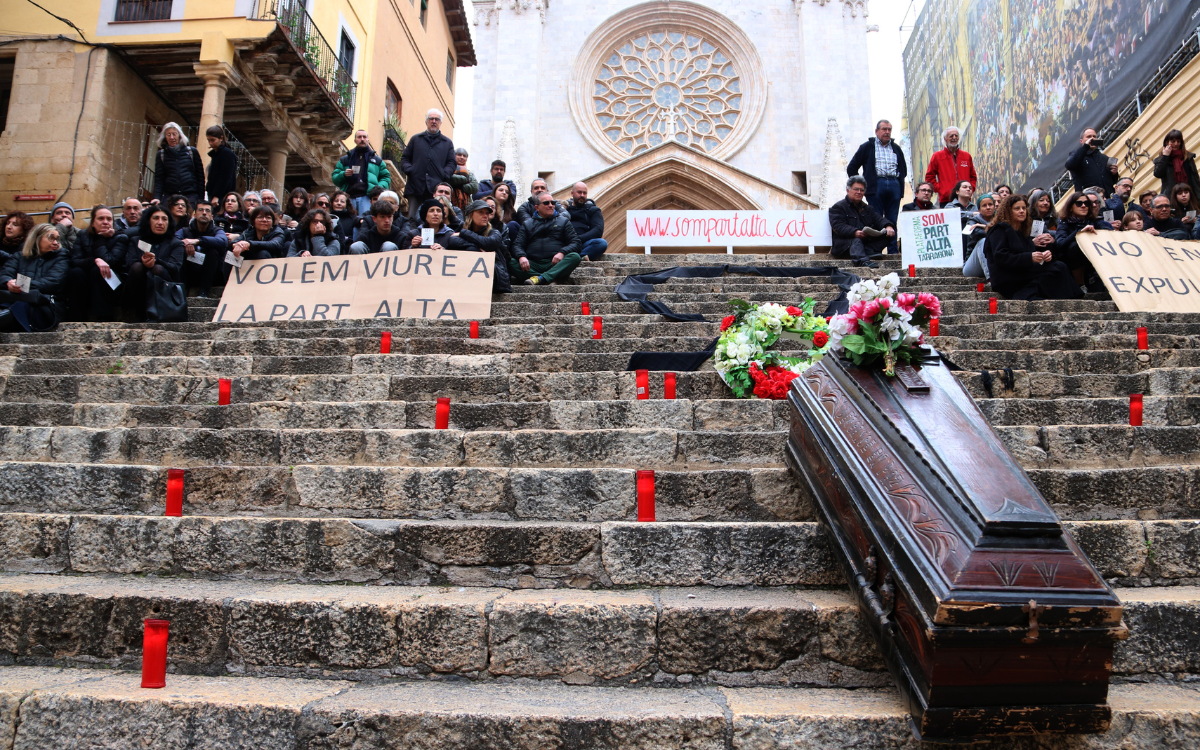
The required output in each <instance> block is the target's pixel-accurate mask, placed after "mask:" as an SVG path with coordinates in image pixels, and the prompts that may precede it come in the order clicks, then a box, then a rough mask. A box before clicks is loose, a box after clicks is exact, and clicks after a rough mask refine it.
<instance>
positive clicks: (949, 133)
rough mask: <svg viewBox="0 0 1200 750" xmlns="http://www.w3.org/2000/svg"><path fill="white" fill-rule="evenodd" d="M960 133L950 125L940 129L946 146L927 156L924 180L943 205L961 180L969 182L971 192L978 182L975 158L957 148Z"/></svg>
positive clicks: (952, 194) (949, 198)
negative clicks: (927, 162) (942, 129)
mask: <svg viewBox="0 0 1200 750" xmlns="http://www.w3.org/2000/svg"><path fill="white" fill-rule="evenodd" d="M961 137H962V134H961V133H959V131H958V128H956V127H954V126H953V125H951V126H950V127H948V128H946V129H945V130H944V131H942V142H943V143H945V144H946V147H945V148H944V149H942V150H941V151H935V152H934V154H933V156H931V157H929V168H928V169H926V170H925V181H926V182H928V183H929V184H930V185H933V189H934V190H936V191H937V194H938V202H939V203H942V204H943V205H944V204H946V203H949V202H950V201H951V200H953V199H954V187H955V186H956V185H958V183H960V182H962V181H963V180H967V181H968V182H970V183H971V190H972V192H973V191H974V190H975V188H976V186H977V185H978V183H979V175H977V174H975V160H974V159H972V158H971V155H970V154H968V153H967V152H966V151H964V150H962V149H961V148H959V147H958V146H959V139H960V138H961Z"/></svg>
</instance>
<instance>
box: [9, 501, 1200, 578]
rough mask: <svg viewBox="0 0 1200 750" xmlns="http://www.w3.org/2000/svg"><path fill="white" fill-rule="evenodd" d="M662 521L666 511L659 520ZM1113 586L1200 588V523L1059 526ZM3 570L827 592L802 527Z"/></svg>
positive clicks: (249, 532)
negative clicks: (790, 588) (819, 588)
mask: <svg viewBox="0 0 1200 750" xmlns="http://www.w3.org/2000/svg"><path fill="white" fill-rule="evenodd" d="M663 510H664V511H666V513H667V514H668V515H669V514H670V512H671V511H672V509H671V508H669V507H666V508H664V509H663ZM1066 528H1067V529H1068V531H1069V532H1070V533H1071V534H1072V535H1073V536H1074V537H1075V539H1076V541H1077V542H1078V543H1079V545H1080V547H1081V548H1082V549H1083V551H1084V552H1085V553H1086V554H1087V555H1088V557H1089V559H1091V561H1092V563H1093V564H1094V565H1095V566H1096V569H1097V570H1098V571H1100V574H1101V575H1102V576H1104V577H1105V578H1106V579H1108V580H1110V581H1112V582H1113V583H1114V584H1115V585H1119V586H1125V587H1129V586H1147V585H1158V586H1170V585H1179V584H1195V583H1197V582H1198V581H1200V559H1198V558H1197V555H1196V553H1197V552H1198V551H1200V522H1198V521H1193V520H1182V521H1181V520H1162V521H1067V522H1066ZM0 570H2V571H6V572H12V573H53V574H60V575H61V574H70V575H83V574H133V575H153V576H162V577H178V578H201V579H211V580H228V579H250V580H278V581H288V582H294V583H375V584H399V585H406V586H427V585H434V586H502V587H506V588H562V587H568V588H583V589H586V588H610V587H613V586H617V587H624V586H830V585H838V584H840V583H841V581H842V578H841V573H840V570H839V569H838V568H837V566H836V563H835V561H834V559H833V557H832V555H831V554H830V552H829V548H828V544H827V542H826V540H825V536H824V534H823V533H822V532H821V530H820V529H819V528H818V527H817V524H816V523H814V522H811V521H797V522H754V523H748V522H741V521H737V522H708V523H697V522H686V521H666V520H661V519H660V520H658V521H655V522H653V523H636V522H632V523H631V522H622V521H618V522H604V523H595V522H592V523H588V522H560V521H516V522H514V521H455V520H451V521H417V520H394V521H385V520H363V519H350V518H315V519H312V518H310V519H301V518H278V517H246V516H185V517H181V518H172V517H163V516H149V515H93V514H68V513H12V512H10V513H0Z"/></svg>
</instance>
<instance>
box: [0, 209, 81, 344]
mask: <svg viewBox="0 0 1200 750" xmlns="http://www.w3.org/2000/svg"><path fill="white" fill-rule="evenodd" d="M17 276H27V277H28V278H29V291H28V292H23V291H22V290H21V285H20V284H19V283H17ZM66 276H67V251H66V250H63V249H62V245H60V244H59V241H58V228H57V227H55V226H54V225H53V224H39V225H38V226H36V227H34V228H33V230H32V231H30V232H29V236H28V237H26V238H25V245H24V247H22V248H21V252H20V253H18V254H17V255H14V256H13V257H11V258H9V259H8V262H7V263H5V264H4V270H3V271H0V286H2V287H3V291H0V331H49V330H51V329H53V328H54V327H55V326H57V325H58V321H59V320H60V319H61V317H62V302H61V299H59V298H57V297H56V296H55V295H59V292H61V291H62V287H63V281H64V279H65V278H66ZM59 296H61V295H59Z"/></svg>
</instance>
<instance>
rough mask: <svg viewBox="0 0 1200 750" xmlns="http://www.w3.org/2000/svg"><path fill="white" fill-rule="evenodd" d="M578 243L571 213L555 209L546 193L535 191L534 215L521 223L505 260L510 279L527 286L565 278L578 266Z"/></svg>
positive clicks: (551, 282)
mask: <svg viewBox="0 0 1200 750" xmlns="http://www.w3.org/2000/svg"><path fill="white" fill-rule="evenodd" d="M582 244H583V243H581V242H580V241H579V237H578V235H576V234H575V228H574V227H572V226H571V215H570V214H568V213H567V212H565V211H564V212H562V213H561V214H559V213H557V212H556V209H555V205H554V196H553V195H551V194H550V193H549V192H543V193H539V194H538V195H537V214H536V215H534V217H533V218H531V219H526V220H525V221H524V222H523V223H522V224H521V228H520V230H519V231H518V232H517V239H516V242H514V243H513V248H512V252H513V258H512V260H510V261H509V262H508V268H509V271H510V272H511V273H512V278H513V281H524V282H525V283H526V284H530V285H537V284H554V283H561V282H564V281H567V280H568V279H569V278H570V276H571V272H572V271H574V270H575V267H576V266H578V265H579V262H580V260H581V258H580V257H579V249H580V246H581V245H582Z"/></svg>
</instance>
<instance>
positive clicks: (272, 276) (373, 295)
mask: <svg viewBox="0 0 1200 750" xmlns="http://www.w3.org/2000/svg"><path fill="white" fill-rule="evenodd" d="M495 256H496V254H495V253H474V252H444V251H443V252H434V251H430V250H399V251H396V252H390V253H372V254H368V255H335V256H333V257H328V258H322V257H314V258H280V259H271V260H248V261H246V262H245V263H243V264H242V267H241V268H231V269H230V273H229V281H228V282H227V283H226V284H225V292H224V293H223V294H222V295H221V302H220V303H219V304H218V305H217V312H216V314H215V315H214V316H213V322H214V323H248V322H261V321H264V320H265V321H271V320H347V319H352V318H432V319H435V320H463V319H469V320H483V319H485V318H488V317H491V314H492V272H493V269H494V264H495V262H496V257H495Z"/></svg>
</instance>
